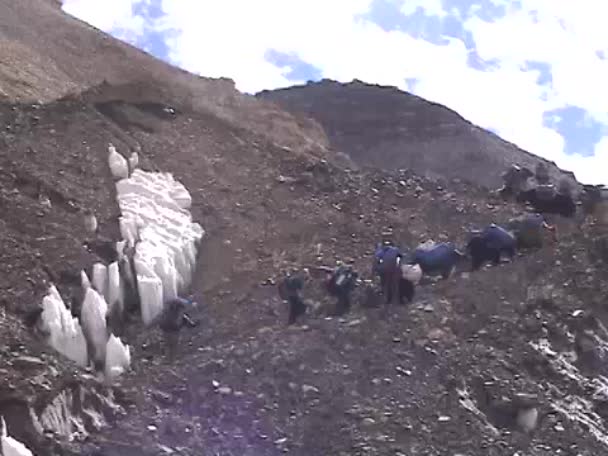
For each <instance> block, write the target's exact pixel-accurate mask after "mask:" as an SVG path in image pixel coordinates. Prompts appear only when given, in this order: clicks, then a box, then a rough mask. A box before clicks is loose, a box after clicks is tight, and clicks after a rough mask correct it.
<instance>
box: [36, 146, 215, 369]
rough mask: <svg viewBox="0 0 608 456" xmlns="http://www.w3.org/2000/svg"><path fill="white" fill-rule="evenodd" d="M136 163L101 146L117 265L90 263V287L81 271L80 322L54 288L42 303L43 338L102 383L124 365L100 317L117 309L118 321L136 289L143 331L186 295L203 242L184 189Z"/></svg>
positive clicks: (126, 354) (126, 353) (121, 350)
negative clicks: (100, 376) (93, 368)
mask: <svg viewBox="0 0 608 456" xmlns="http://www.w3.org/2000/svg"><path fill="white" fill-rule="evenodd" d="M138 162H139V157H138V155H137V153H135V152H134V153H132V154H131V156H130V157H129V160H126V159H125V157H123V156H122V155H121V154H119V153H118V152H117V151H116V148H115V147H114V146H113V145H112V144H109V146H108V164H109V166H110V170H111V172H112V175H113V176H114V178H115V179H116V192H117V200H118V205H119V208H120V211H121V216H120V218H119V228H120V234H121V240H120V241H118V242H116V252H117V260H118V261H117V262H114V263H111V264H110V265H108V266H105V265H104V264H102V263H95V264H94V265H93V267H92V271H91V275H90V277H91V279H90V280H89V276H88V275H87V273H86V272H85V271H84V270H82V271H81V273H80V280H81V286H82V290H83V292H84V300H83V302H82V309H81V318H80V322H79V320H78V319H77V318H73V317H72V315H71V313H70V311H69V309H67V308H66V306H65V304H64V302H63V300H62V299H61V296H60V295H59V292H58V291H57V289H56V288H55V287H54V286H53V287H51V288H50V289H49V293H48V295H47V296H45V298H44V299H43V313H42V325H43V326H44V329H46V330H47V331H48V332H49V344H50V345H51V346H53V347H54V348H55V349H56V350H57V351H58V352H60V353H62V354H63V355H64V356H66V357H68V358H70V359H72V360H74V361H75V362H77V363H78V364H79V365H81V366H83V367H86V366H87V365H88V363H89V362H90V360H92V361H93V362H94V363H95V365H98V366H99V365H103V367H104V371H105V374H106V376H107V377H109V378H114V377H116V376H117V375H120V374H121V373H123V372H124V371H125V370H127V369H128V368H129V366H130V363H131V351H130V347H129V346H128V345H126V344H124V343H123V342H122V341H121V340H120V338H118V337H116V336H115V335H114V334H109V331H108V327H107V322H106V317H107V315H108V314H109V312H110V310H112V309H113V308H114V306H120V307H121V309H120V314H122V313H123V311H124V306H125V299H126V296H127V294H126V293H127V292H129V294H128V295H129V299H133V296H131V295H132V292H131V288H130V287H134V286H135V285H137V291H138V292H139V298H140V299H139V301H140V307H141V315H142V320H143V322H144V324H145V325H149V324H150V323H151V322H152V321H153V320H154V319H155V317H157V316H158V315H159V314H160V312H161V311H162V309H163V304H164V302H166V301H167V300H169V299H172V298H174V297H177V296H178V295H179V294H182V293H183V292H185V291H186V290H187V289H188V288H189V287H190V283H191V281H192V274H193V272H194V267H195V263H196V256H197V248H198V245H199V243H200V241H201V239H202V237H203V236H204V234H205V231H204V230H203V228H202V227H201V226H200V225H199V224H198V223H194V222H193V221H192V216H191V214H190V211H189V209H190V207H191V206H192V198H191V196H190V193H189V192H188V190H187V189H186V187H184V185H183V184H181V183H180V182H178V181H176V180H175V179H174V177H173V176H172V175H171V174H170V173H158V172H146V171H143V170H141V169H137V166H138ZM129 168H130V170H131V175H130V176H129ZM125 247H130V248H132V247H135V253H134V255H133V257H132V258H127V257H126V255H125ZM131 260H132V263H133V269H134V274H131V266H130V261H131ZM133 275H135V276H136V278H135V277H133ZM135 279H136V280H135ZM135 282H137V283H135Z"/></svg>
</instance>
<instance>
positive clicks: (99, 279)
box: [93, 263, 108, 298]
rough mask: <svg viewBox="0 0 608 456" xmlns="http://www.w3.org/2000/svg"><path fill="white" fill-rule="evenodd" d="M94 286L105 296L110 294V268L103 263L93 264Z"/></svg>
mask: <svg viewBox="0 0 608 456" xmlns="http://www.w3.org/2000/svg"><path fill="white" fill-rule="evenodd" d="M93 288H95V290H97V292H98V293H99V294H100V295H102V296H103V297H104V298H106V297H107V294H108V268H107V267H106V266H105V265H104V264H102V263H95V264H94V265H93Z"/></svg>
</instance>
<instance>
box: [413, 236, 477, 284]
mask: <svg viewBox="0 0 608 456" xmlns="http://www.w3.org/2000/svg"><path fill="white" fill-rule="evenodd" d="M464 258H465V255H464V254H463V253H462V252H460V251H459V250H458V249H457V248H456V247H455V246H454V245H453V244H452V243H449V242H442V243H439V244H436V245H435V246H434V247H433V248H431V249H429V250H423V249H420V248H417V249H416V250H414V255H413V257H412V259H411V261H409V263H410V264H418V265H420V268H421V269H422V272H423V273H424V274H426V275H435V274H437V273H440V274H441V275H442V277H443V278H444V279H447V278H449V277H450V276H451V275H452V272H453V271H454V268H455V267H456V265H457V264H458V263H459V262H460V261H462V260H463V259H464Z"/></svg>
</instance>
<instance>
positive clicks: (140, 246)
mask: <svg viewBox="0 0 608 456" xmlns="http://www.w3.org/2000/svg"><path fill="white" fill-rule="evenodd" d="M116 193H117V195H118V204H119V207H120V210H121V213H122V217H121V220H120V223H121V233H122V235H123V237H124V239H125V240H127V242H128V243H129V245H136V247H135V257H134V263H135V270H136V273H137V280H138V286H139V293H140V298H141V314H142V319H143V321H144V324H146V325H147V324H149V323H151V322H152V320H153V319H154V317H156V316H157V315H158V314H159V313H160V311H161V310H162V305H163V303H164V302H166V301H168V300H169V299H172V298H174V297H176V296H177V295H178V294H180V293H183V292H184V291H186V290H187V289H188V287H189V286H190V283H191V281H192V273H193V271H194V266H195V262H196V253H197V245H198V242H199V241H200V240H201V238H202V236H203V235H204V230H203V228H202V227H201V226H200V225H199V224H198V223H194V222H192V216H191V214H190V212H189V210H188V209H189V208H190V206H191V204H192V199H191V197H190V194H189V193H188V191H187V190H186V188H185V187H184V186H183V185H182V184H181V183H179V182H177V181H176V180H175V179H174V178H173V176H172V175H171V174H169V173H153V172H146V171H142V170H140V169H136V170H135V171H134V172H133V174H132V175H131V177H129V178H127V179H122V180H120V181H118V182H117V183H116Z"/></svg>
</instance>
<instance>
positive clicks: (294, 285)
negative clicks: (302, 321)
mask: <svg viewBox="0 0 608 456" xmlns="http://www.w3.org/2000/svg"><path fill="white" fill-rule="evenodd" d="M304 282H305V277H304V276H303V274H297V273H293V274H290V275H288V276H287V277H285V278H284V279H283V280H282V281H281V282H280V283H279V296H280V297H281V299H283V300H285V301H287V303H288V304H289V317H288V320H287V324H288V325H293V324H294V323H295V322H296V320H297V319H298V317H300V316H301V315H303V314H304V313H305V312H306V305H305V304H304V301H303V300H302V298H301V297H300V291H302V289H303V288H304Z"/></svg>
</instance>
